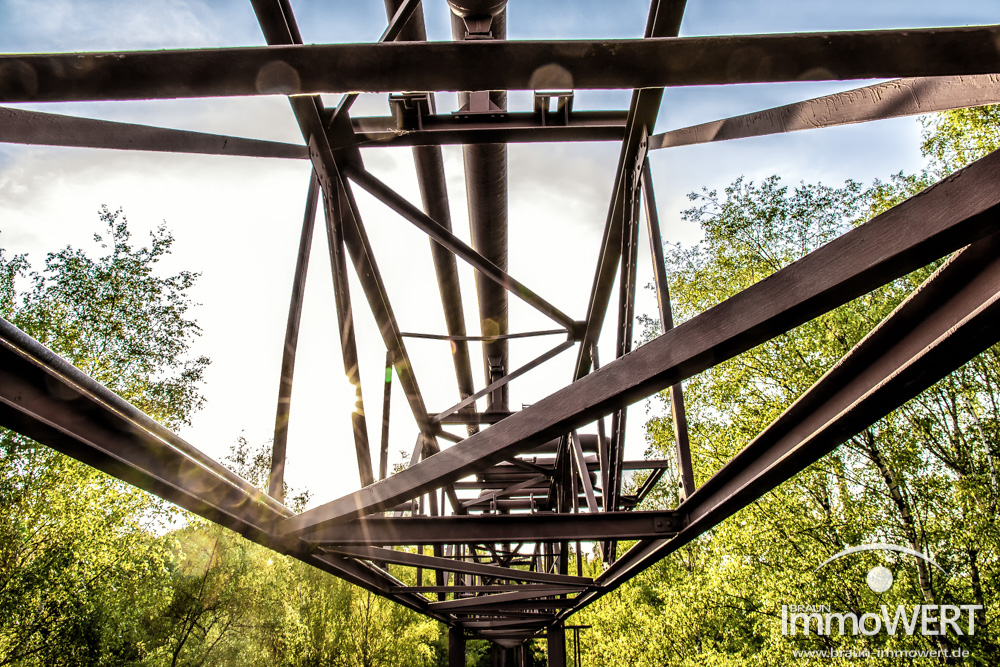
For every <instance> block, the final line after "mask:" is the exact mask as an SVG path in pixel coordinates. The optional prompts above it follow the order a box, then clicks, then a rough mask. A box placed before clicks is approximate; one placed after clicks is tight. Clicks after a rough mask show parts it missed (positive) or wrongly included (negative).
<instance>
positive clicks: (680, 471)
mask: <svg viewBox="0 0 1000 667" xmlns="http://www.w3.org/2000/svg"><path fill="white" fill-rule="evenodd" d="M642 194H643V199H644V201H645V203H646V224H647V226H648V227H649V249H650V253H651V255H652V258H653V280H654V281H655V285H656V303H657V306H658V308H659V311H660V331H661V333H662V332H667V331H670V330H671V329H673V328H674V316H673V312H672V311H671V307H670V286H669V285H668V283H667V267H666V264H665V262H664V259H663V239H662V237H661V236H660V216H659V213H658V212H657V210H656V197H655V196H654V194H653V175H652V172H651V170H650V168H649V159H646V160H644V161H643V165H642ZM668 391H669V392H670V411H671V414H672V416H673V421H674V445H675V449H676V452H677V477H678V480H679V482H680V495H681V499H682V500H683V499H685V498H689V497H690V496H691V494H692V493H694V469H693V468H692V467H691V443H690V440H689V439H688V427H687V414H686V412H685V410H684V392H683V390H682V389H681V384H680V383H679V382H678V383H677V384H675V385H673V386H671V387H670V388H669V389H668ZM653 474H655V473H653ZM662 474H663V473H662V472H661V473H660V475H662ZM649 479H651V480H653V479H654V477H653V475H652V474H651V475H650V477H649ZM655 479H659V475H657V476H656V478H655ZM655 483H656V482H655V480H654V481H653V482H652V483H651V484H650V485H649V489H650V490H651V489H652V484H655ZM646 492H647V493H648V490H646ZM638 495H643V494H642V493H641V492H640V493H639V494H638Z"/></svg>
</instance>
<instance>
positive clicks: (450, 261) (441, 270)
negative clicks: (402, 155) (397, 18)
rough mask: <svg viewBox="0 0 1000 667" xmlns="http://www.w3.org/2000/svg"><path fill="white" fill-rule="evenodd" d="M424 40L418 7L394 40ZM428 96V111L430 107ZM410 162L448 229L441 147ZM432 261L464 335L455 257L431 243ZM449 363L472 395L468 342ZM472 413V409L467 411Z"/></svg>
mask: <svg viewBox="0 0 1000 667" xmlns="http://www.w3.org/2000/svg"><path fill="white" fill-rule="evenodd" d="M401 5H402V0H385V9H386V14H387V16H389V17H391V16H394V15H395V13H396V11H397V10H398V9H399V7H400V6H401ZM426 39H427V31H426V29H425V27H424V16H423V12H422V11H421V9H420V8H419V7H418V8H417V10H416V11H414V13H413V15H412V16H411V17H410V20H409V21H408V22H407V23H406V25H405V26H404V27H403V30H402V31H401V32H400V34H399V35H398V36H397V37H396V41H397V42H399V41H406V42H422V41H426ZM433 100H434V97H433V94H432V95H431V102H432V105H431V109H430V110H431V111H432V112H433V111H434V107H433ZM411 150H412V152H413V162H414V165H415V166H416V169H417V186H418V187H419V188H420V199H421V201H422V203H423V206H424V212H425V213H427V215H429V216H430V217H431V218H432V219H434V220H436V221H437V222H439V223H440V224H441V225H442V226H443V227H446V228H447V229H448V230H449V231H450V230H451V209H450V207H449V205H448V188H447V184H446V182H445V176H444V159H443V157H442V154H441V147H440V146H414V147H413V148H412V149H411ZM429 242H430V245H431V259H433V261H434V272H435V273H436V274H437V281H438V291H439V292H440V293H441V305H442V307H443V309H444V321H445V328H446V329H447V331H448V335H449V336H456V337H458V336H465V335H466V329H465V311H464V309H463V307H462V291H461V287H460V284H459V280H458V263H457V261H456V260H455V255H454V254H452V253H451V252H449V251H448V250H446V249H445V248H443V247H441V245H440V244H438V243H435V242H434V241H433V240H431V241H429ZM451 345H452V348H451V349H452V360H453V362H454V365H455V378H456V380H457V381H458V393H459V396H460V398H465V397H466V396H471V395H472V393H473V392H475V382H474V380H473V377H472V361H471V359H470V356H469V343H468V342H467V341H465V340H452V341H451ZM470 412H475V406H473V407H472V408H470ZM466 428H467V430H468V433H469V435H472V434H473V433H476V432H478V431H479V426H478V425H477V424H469V425H468V426H467V427H466Z"/></svg>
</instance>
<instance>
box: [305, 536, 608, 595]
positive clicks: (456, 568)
mask: <svg viewBox="0 0 1000 667" xmlns="http://www.w3.org/2000/svg"><path fill="white" fill-rule="evenodd" d="M323 549H324V550H325V551H328V552H330V553H335V554H339V555H341V556H351V557H352V558H363V559H366V560H371V561H375V562H379V563H395V564H397V565H409V566H411V567H421V568H426V569H430V570H443V571H445V572H461V573H464V574H477V575H480V576H483V577H491V578H493V579H503V580H510V581H534V582H537V583H540V584H563V585H566V586H580V587H581V588H584V587H586V586H588V585H590V584H591V583H593V580H592V579H590V578H588V577H573V576H570V575H566V574H550V573H548V572H534V571H532V570H518V569H514V568H509V567H501V566H499V565H486V564H484V563H475V562H469V561H464V560H458V559H452V558H439V557H437V556H424V555H423V554H416V553H410V552H408V551H394V550H392V549H381V548H378V547H364V546H350V547H349V546H340V545H327V546H325V547H323Z"/></svg>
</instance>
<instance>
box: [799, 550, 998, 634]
mask: <svg viewBox="0 0 1000 667" xmlns="http://www.w3.org/2000/svg"><path fill="white" fill-rule="evenodd" d="M866 551H882V552H895V553H899V554H903V555H906V556H910V557H912V558H917V559H920V560H922V561H924V562H926V563H927V564H928V565H929V566H931V567H934V568H936V569H937V570H939V571H940V572H941V573H942V574H947V572H945V570H944V568H942V567H941V566H940V565H938V564H937V563H936V562H934V560H933V559H932V558H930V557H929V556H927V555H925V554H922V553H920V552H919V551H916V550H915V549H910V548H909V547H903V546H900V545H898V544H884V543H877V544H862V545H859V546H856V547H848V548H847V549H844V550H843V551H840V552H838V553H836V554H834V555H833V556H830V557H829V558H827V559H826V560H825V561H823V562H822V563H820V565H819V567H817V568H816V569H815V570H813V572H819V570H821V569H822V568H824V567H826V566H827V565H829V564H830V563H832V562H834V561H836V560H839V559H841V558H844V557H847V556H851V555H853V554H857V553H862V552H866ZM894 582H895V579H894V577H893V574H892V571H891V570H890V569H889V568H887V567H885V566H884V565H876V566H874V567H872V568H871V569H870V570H868V573H867V575H866V576H865V583H866V584H867V586H868V588H870V589H871V591H872V592H873V593H876V594H879V595H881V594H883V593H886V592H887V591H889V589H891V588H892V585H893V583H894ZM982 608H983V606H982V605H977V604H961V605H954V604H943V605H936V604H921V605H909V606H907V605H898V606H897V607H896V608H895V609H892V610H891V609H889V608H888V606H887V605H884V604H883V605H880V606H879V609H878V611H877V612H867V613H862V614H858V613H854V612H848V613H837V612H833V611H832V609H831V606H830V605H829V604H793V605H788V604H784V605H782V606H781V633H782V634H783V635H789V636H791V635H796V634H804V635H809V634H814V635H832V634H838V635H845V634H852V635H858V634H861V635H867V636H872V635H877V634H879V633H886V634H889V635H896V634H906V635H914V634H917V633H919V634H922V635H944V634H952V635H957V636H963V635H974V634H976V612H977V611H979V610H981V609H982Z"/></svg>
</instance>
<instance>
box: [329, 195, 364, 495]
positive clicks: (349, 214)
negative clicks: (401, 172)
mask: <svg viewBox="0 0 1000 667" xmlns="http://www.w3.org/2000/svg"><path fill="white" fill-rule="evenodd" d="M339 185H340V184H339V183H333V182H330V181H329V180H327V181H326V187H324V188H323V211H324V213H325V219H326V239H327V246H328V247H329V251H330V268H331V272H332V274H333V292H334V294H333V295H334V301H335V303H336V307H337V324H338V326H339V328H340V350H341V355H342V357H343V360H344V375H345V377H346V379H347V381H348V382H349V383H350V384H351V387H353V388H354V395H355V401H356V403H355V406H354V410H352V411H351V427H352V431H353V433H354V450H355V455H356V457H357V461H358V475H359V477H360V478H361V485H362V486H367V485H369V484H372V483H374V482H375V476H374V473H373V471H372V454H371V447H370V446H369V444H368V422H367V419H366V418H365V408H364V399H363V398H362V393H361V364H360V361H359V359H358V347H357V340H356V337H355V334H354V310H353V308H352V306H351V290H350V284H349V281H348V276H347V258H346V257H345V256H344V255H345V252H344V238H345V233H344V229H345V227H346V226H347V224H348V223H347V222H346V221H347V220H348V219H353V220H354V224H355V226H356V227H360V225H361V221H360V220H359V219H358V218H357V209H356V208H354V207H353V206H351V205H350V203H349V202H348V201H347V194H346V192H345V191H344V190H343V188H341V187H339Z"/></svg>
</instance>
